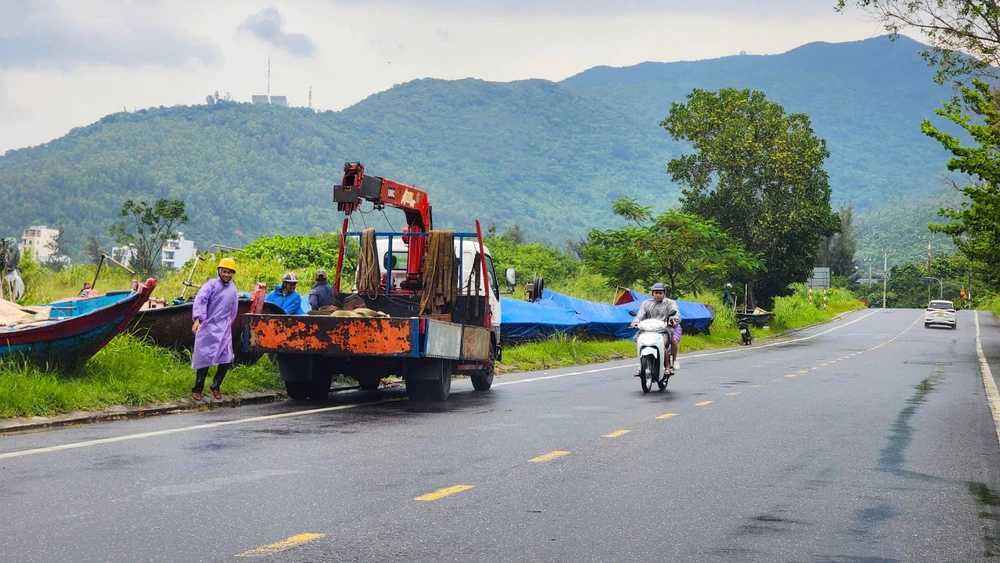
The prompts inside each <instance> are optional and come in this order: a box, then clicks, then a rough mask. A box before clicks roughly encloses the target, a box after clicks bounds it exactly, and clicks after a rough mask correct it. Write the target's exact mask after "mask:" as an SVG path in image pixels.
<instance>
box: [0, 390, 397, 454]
mask: <svg viewBox="0 0 1000 563" xmlns="http://www.w3.org/2000/svg"><path fill="white" fill-rule="evenodd" d="M390 400H392V399H384V400H381V401H372V402H370V403H354V404H350V405H340V406H337V407H324V408H321V409H309V410H304V411H295V412H286V413H281V414H269V415H264V416H253V417H250V418H239V419H236V420H226V421H223V422H211V423H208V424H198V425H195V426H185V427H182V428H171V429H169V430H157V431H155V432H142V433H139V434H128V435H125V436H115V437H113V438H101V439H99V440H88V441H86V442H75V443H72V444H61V445H58V446H49V447H47V448H36V449H33V450H21V451H17V452H7V453H3V454H0V459H11V458H14V457H23V456H27V455H35V454H43V453H49V452H58V451H62V450H72V449H76V448H86V447H89V446H99V445H101V444H113V443H115V442H125V441H128V440H139V439H142V438H152V437H155V436H166V435H168V434H179V433H181V432H192V431H194V430H205V429H207V428H218V427H220V426H232V425H234V424H247V423H250V422H261V421H264V420H275V419H278V418H290V417H293V416H304V415H307V414H318V413H322V412H332V411H342V410H344V409H351V408H354V407H360V406H363V405H374V404H378V403H384V402H386V401H390Z"/></svg>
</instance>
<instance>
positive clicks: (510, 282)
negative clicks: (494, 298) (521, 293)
mask: <svg viewBox="0 0 1000 563" xmlns="http://www.w3.org/2000/svg"><path fill="white" fill-rule="evenodd" d="M504 273H505V274H506V277H507V293H514V286H515V285H517V272H515V271H514V268H507V270H506V271H505V272H504Z"/></svg>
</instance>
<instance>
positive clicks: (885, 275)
mask: <svg viewBox="0 0 1000 563" xmlns="http://www.w3.org/2000/svg"><path fill="white" fill-rule="evenodd" d="M888 282H889V251H888V250H884V251H883V255H882V308H883V309H885V290H886V287H887V285H888Z"/></svg>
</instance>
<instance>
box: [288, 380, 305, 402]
mask: <svg viewBox="0 0 1000 563" xmlns="http://www.w3.org/2000/svg"><path fill="white" fill-rule="evenodd" d="M310 385H311V384H310V383H309V382H308V381H286V382H285V391H287V392H288V396H289V398H291V399H292V400H295V401H305V400H306V399H308V398H309V386H310Z"/></svg>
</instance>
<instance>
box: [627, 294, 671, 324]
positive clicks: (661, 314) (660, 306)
mask: <svg viewBox="0 0 1000 563" xmlns="http://www.w3.org/2000/svg"><path fill="white" fill-rule="evenodd" d="M646 319H660V320H661V321H663V322H665V323H667V322H670V320H671V319H673V320H674V322H675V323H676V324H680V322H681V312H680V310H679V309H678V308H677V302H676V301H674V300H673V299H670V298H668V297H664V298H663V301H660V302H659V303H657V302H656V300H655V299H648V300H646V301H643V302H642V305H639V311H638V312H637V313H636V314H635V320H637V321H644V320H646Z"/></svg>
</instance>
